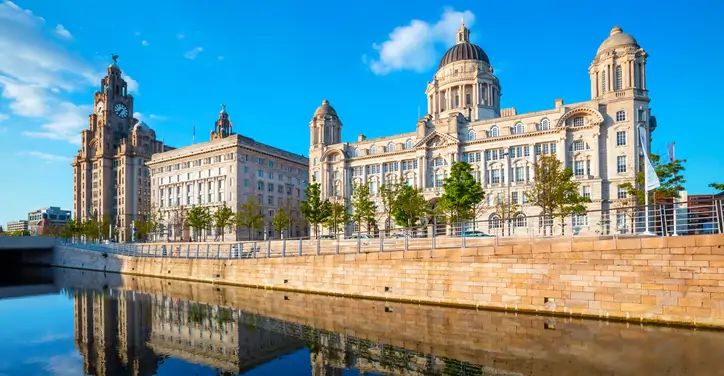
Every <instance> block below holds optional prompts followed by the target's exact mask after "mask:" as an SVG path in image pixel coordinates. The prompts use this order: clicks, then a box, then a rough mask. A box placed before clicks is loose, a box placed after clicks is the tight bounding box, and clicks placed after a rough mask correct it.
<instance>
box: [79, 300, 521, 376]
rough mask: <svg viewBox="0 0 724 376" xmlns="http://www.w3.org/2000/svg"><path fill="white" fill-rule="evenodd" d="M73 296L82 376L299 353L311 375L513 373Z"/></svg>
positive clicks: (163, 303)
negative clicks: (172, 362)
mask: <svg viewBox="0 0 724 376" xmlns="http://www.w3.org/2000/svg"><path fill="white" fill-rule="evenodd" d="M71 294H72V296H73V298H74V301H75V343H76V346H77V347H78V350H79V351H80V353H81V355H82V356H83V365H84V367H83V368H84V373H86V374H88V375H93V376H100V375H108V376H122V375H134V376H135V375H138V376H141V375H154V374H156V372H157V370H158V365H159V364H160V363H162V362H163V361H164V359H165V358H166V357H173V358H175V359H181V360H184V361H186V362H188V363H191V364H198V365H204V366H207V367H209V368H212V369H215V370H216V372H217V374H219V375H233V374H240V373H244V372H246V371H249V370H251V369H253V368H255V367H257V366H259V365H261V364H264V363H267V362H270V361H272V360H274V359H276V358H278V357H280V356H282V355H285V354H290V353H292V352H296V351H298V350H301V349H303V348H305V347H306V348H308V349H309V352H310V363H311V368H312V375H313V376H341V375H342V370H344V369H357V370H359V371H360V372H361V374H365V373H368V372H369V373H375V374H385V375H406V376H414V375H487V374H496V375H518V374H517V373H510V372H505V371H502V370H493V369H490V368H488V367H484V366H479V365H474V364H470V363H465V362H459V361H456V360H453V359H448V358H437V357H435V356H434V355H431V354H425V353H421V352H417V351H411V350H408V349H405V348H402V347H397V346H391V345H386V344H383V343H378V342H373V341H369V340H364V339H359V338H356V337H354V336H347V335H343V334H339V333H333V332H328V331H323V330H318V329H315V328H313V327H310V326H307V325H302V324H299V323H295V322H289V321H284V320H279V319H275V318H270V317H266V316H261V315H258V314H254V313H249V312H246V311H243V310H238V309H233V308H229V307H220V306H211V305H208V304H204V303H198V302H190V301H185V300H178V299H174V298H172V297H167V296H163V295H155V294H150V295H149V294H144V293H138V292H134V291H127V290H116V291H111V290H107V291H102V292H101V291H90V290H76V291H73V292H71Z"/></svg>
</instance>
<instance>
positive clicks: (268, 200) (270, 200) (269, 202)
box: [266, 196, 274, 205]
mask: <svg viewBox="0 0 724 376" xmlns="http://www.w3.org/2000/svg"><path fill="white" fill-rule="evenodd" d="M266 202H267V204H269V205H274V196H269V197H267V200H266Z"/></svg>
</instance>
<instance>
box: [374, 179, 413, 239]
mask: <svg viewBox="0 0 724 376" xmlns="http://www.w3.org/2000/svg"><path fill="white" fill-rule="evenodd" d="M404 185H405V184H404V183H402V182H397V181H393V182H388V183H385V184H382V186H381V187H380V203H381V204H382V208H381V209H382V217H383V219H384V221H385V234H386V235H388V236H389V235H390V229H391V228H392V221H393V219H394V218H393V213H394V211H395V205H396V204H397V199H398V198H399V197H400V193H401V192H402V187H403V186H404ZM367 230H368V231H369V230H370V229H369V228H368V229H367Z"/></svg>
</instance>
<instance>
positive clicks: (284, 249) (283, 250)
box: [282, 238, 287, 257]
mask: <svg viewBox="0 0 724 376" xmlns="http://www.w3.org/2000/svg"><path fill="white" fill-rule="evenodd" d="M286 256H287V238H283V239H282V257H286Z"/></svg>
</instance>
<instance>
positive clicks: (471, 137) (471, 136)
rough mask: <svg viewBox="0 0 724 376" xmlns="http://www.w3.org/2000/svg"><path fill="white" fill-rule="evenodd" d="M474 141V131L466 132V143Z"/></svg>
mask: <svg viewBox="0 0 724 376" xmlns="http://www.w3.org/2000/svg"><path fill="white" fill-rule="evenodd" d="M474 139H475V130H473V129H471V130H469V131H468V141H472V140H474Z"/></svg>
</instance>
